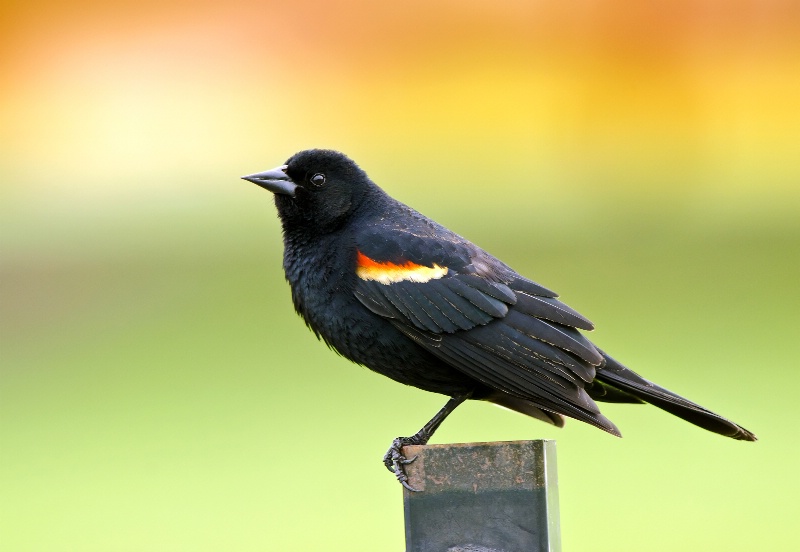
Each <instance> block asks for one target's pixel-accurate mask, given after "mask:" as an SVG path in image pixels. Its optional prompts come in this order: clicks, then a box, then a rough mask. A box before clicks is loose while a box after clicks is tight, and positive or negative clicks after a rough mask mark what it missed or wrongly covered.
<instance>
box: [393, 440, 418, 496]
mask: <svg viewBox="0 0 800 552" xmlns="http://www.w3.org/2000/svg"><path fill="white" fill-rule="evenodd" d="M422 444H425V443H423V442H422V439H420V436H419V434H417V435H412V436H411V437H398V438H396V439H395V440H394V441H392V446H391V447H389V450H387V451H386V454H385V455H384V456H383V465H384V466H386V469H387V470H389V471H390V472H392V473H393V474H394V476H395V477H396V478H397V480H398V481H399V482H400V484H401V485H402V486H403V487H405V488H406V489H408V490H409V491H411V492H417V491H418V489H415V488H414V487H412V486H411V485H409V484H408V476H407V475H406V468H405V466H406V464H410V463H411V462H413V461H414V460H416V459H417V457H416V456H414V457H412V458H406V457H405V456H403V447H404V446H406V445H422Z"/></svg>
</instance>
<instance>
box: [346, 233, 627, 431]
mask: <svg viewBox="0 0 800 552" xmlns="http://www.w3.org/2000/svg"><path fill="white" fill-rule="evenodd" d="M443 235H444V238H443ZM357 242H358V243H357V251H356V254H355V271H356V275H357V283H356V288H355V294H356V297H358V299H359V300H360V301H361V303H362V304H364V306H366V307H367V308H368V309H370V310H371V311H372V312H374V313H376V314H378V315H380V316H383V317H385V318H388V319H390V320H391V321H392V323H393V324H394V325H395V326H396V327H397V328H398V329H399V330H400V331H402V332H403V333H405V334H406V335H407V336H408V337H410V338H411V339H414V340H415V341H416V342H418V343H419V344H420V345H421V346H423V347H424V348H425V349H427V350H429V351H430V352H432V353H433V354H434V355H436V356H438V357H439V358H441V359H442V360H444V361H445V362H447V363H448V364H450V365H452V366H453V367H455V368H457V369H459V370H461V371H462V372H464V373H466V374H467V375H469V376H470V377H472V378H474V379H476V380H478V381H480V382H482V383H484V384H486V385H488V386H490V387H492V388H494V389H498V390H500V391H503V392H505V393H508V394H510V395H513V396H517V397H521V398H524V399H527V400H531V401H533V402H535V403H536V404H538V405H540V406H542V407H543V408H545V409H547V410H551V411H554V412H559V413H563V414H566V415H568V416H572V417H574V418H578V419H581V420H583V421H587V422H589V423H592V424H594V425H597V426H599V427H601V428H603V429H606V430H608V431H611V432H612V433H615V432H616V428H614V427H613V424H611V422H608V420H606V419H605V418H603V417H602V415H600V413H599V410H598V408H597V406H596V405H595V404H594V402H593V401H592V400H591V398H590V397H589V396H588V394H587V393H586V391H585V390H584V388H586V387H587V386H588V385H589V384H590V383H591V382H592V381H593V380H594V377H595V369H596V368H597V367H598V366H600V365H601V364H602V363H603V357H602V355H601V354H600V352H598V351H597V349H596V348H595V347H594V345H593V344H592V343H591V342H590V341H589V340H588V339H586V337H584V336H583V334H581V333H580V332H579V331H578V329H585V330H591V329H593V326H592V323H591V322H589V320H587V319H586V318H584V317H583V316H581V315H580V314H579V313H577V312H576V311H574V310H573V309H571V308H570V307H568V306H566V305H565V304H563V303H562V302H560V301H558V300H557V299H556V294H555V293H553V292H552V291H550V290H548V289H546V288H543V287H541V286H539V285H538V284H536V283H534V282H531V281H530V280H528V279H526V278H524V277H522V276H520V275H519V274H517V273H516V272H514V271H513V270H512V269H510V268H509V267H508V266H506V265H505V264H503V263H502V262H500V261H499V260H497V259H495V258H494V257H492V256H491V255H489V254H488V253H486V252H484V251H483V250H481V249H479V248H478V247H476V246H474V245H473V244H471V243H469V242H467V241H466V240H463V239H461V238H458V236H455V235H454V234H449V233H448V234H443V233H442V231H440V230H439V229H437V231H436V232H433V233H432V235H425V234H424V233H421V232H419V231H415V232H410V231H405V230H404V231H394V232H389V231H386V229H378V230H376V231H375V232H374V233H366V234H362V235H361V236H359V239H358V240H357Z"/></svg>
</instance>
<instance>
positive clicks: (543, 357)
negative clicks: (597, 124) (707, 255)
mask: <svg viewBox="0 0 800 552" xmlns="http://www.w3.org/2000/svg"><path fill="white" fill-rule="evenodd" d="M243 178H244V179H245V180H249V181H250V182H254V183H255V184H258V185H259V186H261V187H263V188H266V189H267V190H269V191H271V192H273V193H274V194H275V205H276V206H277V209H278V215H279V216H280V220H281V223H282V226H283V241H284V247H285V249H284V257H283V268H284V270H285V272H286V279H287V280H288V281H289V284H290V286H291V290H292V300H293V302H294V307H295V309H296V310H297V312H298V313H299V314H300V316H302V317H303V319H304V320H305V322H306V324H307V325H308V327H309V328H311V330H312V331H313V332H314V333H315V334H316V335H317V337H318V338H321V339H322V340H323V341H325V343H327V344H328V345H329V346H330V347H331V348H333V349H334V350H336V351H337V352H339V353H340V354H341V355H343V356H344V357H346V358H348V359H350V360H352V361H353V362H356V363H358V364H362V365H364V366H366V367H368V368H370V369H372V370H374V371H376V372H379V373H381V374H383V375H385V376H388V377H390V378H392V379H393V380H395V381H398V382H400V383H404V384H406V385H413V386H414V387H418V388H420V389H424V390H426V391H432V392H434V393H441V394H443V395H447V396H449V397H451V399H450V400H449V401H448V402H447V404H446V405H445V406H444V408H442V409H441V410H440V411H439V412H438V413H437V414H436V415H435V416H434V417H433V418H432V419H431V420H430V421H429V422H428V423H427V424H425V426H424V427H423V428H422V429H420V430H419V431H418V432H417V433H416V434H415V435H413V436H411V437H398V438H396V439H395V440H394V441H393V442H392V446H391V448H390V449H389V451H388V452H387V453H386V455H385V456H384V464H385V465H386V467H387V468H388V469H389V470H390V471H392V472H394V474H395V475H396V476H397V478H398V480H399V481H400V482H401V483H402V484H403V485H404V486H405V487H406V488H409V489H410V490H413V489H411V487H409V485H408V483H407V480H406V476H405V471H404V464H406V463H408V462H411V461H413V458H411V459H406V458H405V457H404V456H403V454H402V447H403V446H404V445H407V444H425V443H427V441H428V440H429V439H430V437H431V435H433V433H434V431H436V429H437V428H438V427H439V425H440V424H441V423H442V421H443V420H444V419H445V418H446V417H447V416H448V414H450V413H451V412H452V411H453V410H454V409H455V408H456V407H457V406H458V405H459V404H461V403H462V402H464V401H465V400H466V399H477V400H484V401H489V402H493V403H495V404H498V405H502V406H505V407H507V408H510V409H512V410H516V411H517V412H521V413H523V414H527V415H528V416H531V417H533V418H537V419H539V420H543V421H545V422H548V423H551V424H554V425H556V426H559V427H560V426H563V425H564V416H569V417H570V418H575V419H576V420H580V421H582V422H586V423H588V424H591V425H593V426H595V427H598V428H600V429H602V430H605V431H607V432H609V433H611V434H613V435H617V436H620V432H619V430H618V429H617V427H616V426H615V425H614V424H613V423H612V422H611V421H610V420H609V419H608V418H606V417H605V416H603V415H602V414H601V413H600V409H599V408H598V406H597V404H596V403H595V401H605V402H624V403H642V402H648V403H650V404H652V405H654V406H657V407H658V408H661V409H663V410H666V411H667V412H669V413H671V414H674V415H675V416H678V417H680V418H683V419H684V420H686V421H688V422H691V423H693V424H695V425H697V426H700V427H702V428H704V429H707V430H709V431H713V432H714V433H719V434H720V435H725V436H727V437H732V438H733V439H740V440H744V441H755V440H756V437H755V435H753V434H752V433H751V432H749V431H747V430H746V429H744V428H743V427H741V426H739V425H737V424H735V423H733V422H731V421H730V420H727V419H725V418H723V417H722V416H719V415H718V414H715V413H713V412H711V411H709V410H706V409H705V408H703V407H702V406H699V405H697V404H695V403H693V402H690V401H688V400H686V399H684V398H682V397H679V396H678V395H676V394H674V393H672V392H670V391H667V390H666V389H664V388H663V387H659V386H658V385H656V384H654V383H651V382H649V381H647V380H646V379H644V378H642V377H641V376H639V375H638V374H636V373H635V372H633V371H631V370H629V369H627V368H626V367H624V366H623V365H622V364H620V363H619V362H617V361H616V360H614V359H613V358H611V357H610V356H608V355H607V354H606V353H604V352H603V351H601V350H600V349H598V348H597V347H596V346H595V345H594V344H592V343H591V342H590V341H589V340H588V339H587V338H586V337H585V336H584V335H583V334H582V333H581V332H580V331H578V330H586V331H588V330H592V329H593V328H594V326H593V325H592V323H591V322H589V320H587V319H586V318H585V317H583V316H582V315H581V314H579V313H578V312H576V311H575V310H573V309H571V308H570V307H568V306H567V305H565V304H564V303H562V302H560V301H559V300H558V299H557V298H556V297H558V296H557V294H556V293H554V292H552V291H550V290H549V289H547V288H544V287H542V286H541V285H539V284H537V283H535V282H532V281H531V280H528V279H527V278H525V277H524V276H521V275H519V274H518V273H517V272H515V271H514V270H513V269H511V268H510V267H509V266H508V265H506V264H505V263H503V262H501V261H500V260H498V259H496V258H495V257H493V256H491V255H490V254H489V253H487V252H486V251H484V250H482V249H481V248H479V247H477V246H476V245H474V244H472V243H471V242H469V241H467V240H466V239H464V238H462V237H461V236H458V235H457V234H455V233H453V232H451V231H450V230H448V229H447V228H445V227H444V226H441V225H440V224H437V223H436V222H434V221H432V220H430V219H428V218H426V217H424V216H423V215H421V214H420V213H418V212H417V211H415V210H413V209H411V208H410V207H408V206H406V205H404V204H403V203H400V202H399V201H397V200H395V199H393V198H391V197H389V195H387V194H386V193H385V192H384V191H383V190H381V189H380V188H379V187H378V186H377V185H375V184H374V183H373V182H372V181H371V180H370V179H369V177H368V176H367V174H366V173H365V172H364V171H363V170H361V168H359V166H358V165H356V164H355V163H354V162H353V161H352V160H350V159H349V158H348V157H347V156H345V155H344V154H342V153H339V152H336V151H332V150H319V149H313V150H307V151H302V152H300V153H297V154H295V155H294V156H292V157H291V158H290V159H289V160H288V161H287V162H286V164H285V165H282V166H280V167H278V168H275V169H272V170H269V171H266V172H262V173H258V174H252V175H249V176H245V177H243Z"/></svg>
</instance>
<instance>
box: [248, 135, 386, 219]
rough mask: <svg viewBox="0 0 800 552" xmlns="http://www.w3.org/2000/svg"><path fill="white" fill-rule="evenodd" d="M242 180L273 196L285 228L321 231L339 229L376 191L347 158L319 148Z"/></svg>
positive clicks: (366, 177) (362, 172)
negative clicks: (300, 227)
mask: <svg viewBox="0 0 800 552" xmlns="http://www.w3.org/2000/svg"><path fill="white" fill-rule="evenodd" d="M242 178H244V179H245V180H249V181H250V182H253V183H255V184H258V185H259V186H261V187H262V188H265V189H267V190H269V191H270V192H273V193H274V194H275V205H276V206H277V207H278V214H279V215H280V217H281V221H282V223H283V225H284V228H288V227H291V226H295V225H302V226H304V227H305V228H307V229H312V228H313V229H315V230H317V231H320V232H329V231H331V230H333V229H335V228H336V227H338V226H339V225H340V224H341V223H342V222H343V221H344V220H345V219H346V218H347V217H348V216H349V215H350V214H352V213H353V212H354V210H355V209H356V208H357V207H358V206H359V205H360V204H361V203H362V202H363V201H364V200H365V199H366V197H367V196H368V195H369V194H370V192H372V191H374V190H376V189H377V187H376V186H375V185H374V184H373V183H372V181H370V179H369V177H368V176H367V174H366V173H365V172H364V171H362V170H361V168H360V167H359V166H358V165H356V164H355V162H354V161H352V160H351V159H350V158H349V157H347V156H346V155H344V154H343V153H339V152H338V151H333V150H322V149H311V150H305V151H301V152H299V153H296V154H294V155H293V156H292V157H290V158H289V159H288V160H287V161H286V164H284V165H281V166H280V167H276V168H274V169H271V170H269V171H264V172H261V173H256V174H251V175H248V176H243V177H242Z"/></svg>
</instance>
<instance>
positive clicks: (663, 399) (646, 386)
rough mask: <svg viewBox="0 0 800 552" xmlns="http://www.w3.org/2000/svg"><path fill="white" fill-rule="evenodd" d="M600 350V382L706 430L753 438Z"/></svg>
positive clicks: (734, 425) (745, 431)
mask: <svg viewBox="0 0 800 552" xmlns="http://www.w3.org/2000/svg"><path fill="white" fill-rule="evenodd" d="M600 352H601V354H602V355H603V356H604V357H605V359H606V363H605V366H603V367H602V368H601V369H599V370H597V379H598V380H600V381H601V382H603V383H605V384H609V385H611V386H613V387H615V388H617V389H620V390H622V391H624V392H626V393H628V394H630V395H633V396H634V397H637V398H639V399H642V400H643V401H645V402H648V403H650V404H652V405H653V406H657V407H658V408H660V409H662V410H665V411H667V412H669V413H670V414H674V415H675V416H678V417H679V418H683V419H684V420H686V421H687V422H690V423H693V424H694V425H696V426H699V427H702V428H703V429H707V430H708V431H713V432H714V433H719V434H720V435H724V436H726V437H731V438H733V439H738V440H741V441H755V440H756V436H755V435H754V434H753V433H751V432H750V431H748V430H746V429H745V428H743V427H741V426H740V425H738V424H735V423H733V422H732V421H730V420H728V419H726V418H723V417H722V416H720V415H719V414H715V413H714V412H711V411H710V410H707V409H705V408H703V407H702V406H700V405H698V404H695V403H693V402H691V401H689V400H686V399H684V398H683V397H681V396H679V395H676V394H675V393H673V392H671V391H668V390H666V389H664V388H663V387H659V386H658V385H656V384H654V383H652V382H650V381H647V380H646V379H644V378H643V377H641V376H640V375H639V374H637V373H636V372H634V371H632V370H629V369H628V368H625V366H623V365H622V364H620V363H619V362H617V361H616V360H614V359H613V358H611V357H610V356H608V355H607V354H605V353H604V352H602V351H600ZM601 400H602V399H601Z"/></svg>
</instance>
